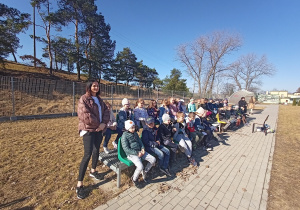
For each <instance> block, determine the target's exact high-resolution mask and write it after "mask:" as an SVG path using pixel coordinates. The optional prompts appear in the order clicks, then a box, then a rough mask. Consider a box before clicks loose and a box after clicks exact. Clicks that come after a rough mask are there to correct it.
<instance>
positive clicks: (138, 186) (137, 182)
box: [131, 177, 141, 188]
mask: <svg viewBox="0 0 300 210" xmlns="http://www.w3.org/2000/svg"><path fill="white" fill-rule="evenodd" d="M131 181H132V183H133V185H134V186H135V187H136V188H141V185H140V183H139V181H138V180H136V181H134V180H133V179H132V177H131Z"/></svg>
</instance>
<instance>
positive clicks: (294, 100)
mask: <svg viewBox="0 0 300 210" xmlns="http://www.w3.org/2000/svg"><path fill="white" fill-rule="evenodd" d="M293 106H296V99H295V98H294V99H293Z"/></svg>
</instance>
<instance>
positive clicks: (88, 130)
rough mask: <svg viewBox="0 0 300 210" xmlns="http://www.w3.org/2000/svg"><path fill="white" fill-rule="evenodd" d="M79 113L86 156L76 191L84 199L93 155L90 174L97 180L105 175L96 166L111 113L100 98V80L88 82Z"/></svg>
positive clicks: (81, 164)
mask: <svg viewBox="0 0 300 210" xmlns="http://www.w3.org/2000/svg"><path fill="white" fill-rule="evenodd" d="M77 113H78V118H79V125H78V130H79V134H80V136H83V147H84V156H83V158H82V161H81V163H80V168H79V175H78V182H77V187H76V193H77V197H78V198H79V199H83V198H85V197H86V196H87V194H86V193H85V191H84V188H83V178H84V175H85V172H86V169H87V166H88V163H89V161H90V158H91V156H92V168H91V171H90V176H91V177H94V178H95V179H97V180H101V179H103V178H104V177H103V175H101V174H99V173H98V172H97V171H96V167H97V162H98V157H99V148H100V144H101V142H102V137H103V132H105V130H106V127H107V123H108V122H109V118H110V114H109V110H108V108H107V106H106V105H105V103H104V102H103V100H102V99H101V98H100V88H99V83H98V81H96V80H94V81H91V82H88V83H87V85H86V93H85V94H84V95H82V96H81V98H80V99H79V103H78V111H77Z"/></svg>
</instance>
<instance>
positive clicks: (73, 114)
mask: <svg viewBox="0 0 300 210" xmlns="http://www.w3.org/2000/svg"><path fill="white" fill-rule="evenodd" d="M72 116H77V113H76V112H75V82H73V112H72Z"/></svg>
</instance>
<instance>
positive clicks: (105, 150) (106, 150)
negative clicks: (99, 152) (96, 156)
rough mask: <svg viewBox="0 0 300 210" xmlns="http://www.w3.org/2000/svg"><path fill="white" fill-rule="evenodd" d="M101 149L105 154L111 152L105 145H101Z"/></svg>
mask: <svg viewBox="0 0 300 210" xmlns="http://www.w3.org/2000/svg"><path fill="white" fill-rule="evenodd" d="M103 150H104V152H105V153H106V154H109V153H110V152H111V151H110V150H109V149H108V148H107V147H103Z"/></svg>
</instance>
